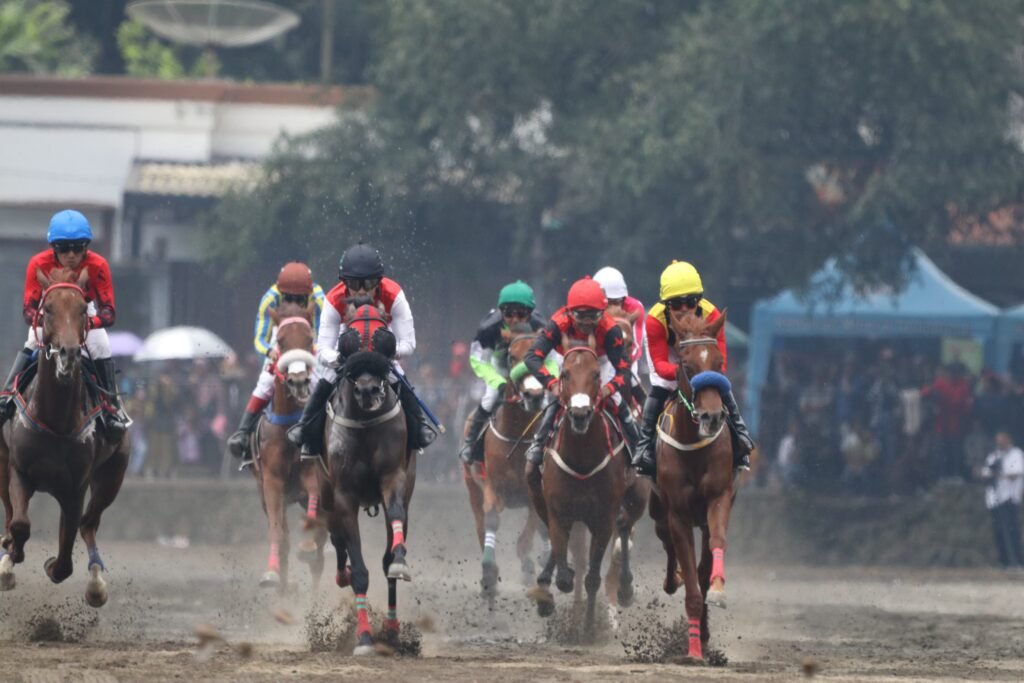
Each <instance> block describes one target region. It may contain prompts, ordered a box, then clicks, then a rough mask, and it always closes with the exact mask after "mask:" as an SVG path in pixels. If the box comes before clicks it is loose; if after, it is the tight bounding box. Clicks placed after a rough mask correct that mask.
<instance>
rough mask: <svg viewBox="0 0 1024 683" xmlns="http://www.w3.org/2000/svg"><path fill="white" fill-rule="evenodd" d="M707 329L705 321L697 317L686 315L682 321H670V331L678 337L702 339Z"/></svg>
mask: <svg viewBox="0 0 1024 683" xmlns="http://www.w3.org/2000/svg"><path fill="white" fill-rule="evenodd" d="M707 329H708V323H707V321H706V320H704V319H702V318H698V317H697V316H693V315H688V316H686V317H684V318H682V319H672V331H673V332H675V333H676V334H677V335H679V336H680V337H686V336H687V335H689V336H693V337H702V336H704V335H706V334H707Z"/></svg>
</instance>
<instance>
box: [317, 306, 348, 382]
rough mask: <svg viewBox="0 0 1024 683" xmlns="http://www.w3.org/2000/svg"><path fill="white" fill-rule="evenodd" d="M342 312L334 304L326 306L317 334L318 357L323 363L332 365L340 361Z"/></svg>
mask: <svg viewBox="0 0 1024 683" xmlns="http://www.w3.org/2000/svg"><path fill="white" fill-rule="evenodd" d="M341 327H342V325H341V314H340V313H338V310H337V309H336V308H334V306H331V305H326V306H324V310H323V314H322V315H321V316H320V327H318V328H317V334H316V357H317V360H319V361H320V363H321V365H325V366H327V367H332V366H333V365H334V364H335V363H337V362H338V337H339V336H340V335H341Z"/></svg>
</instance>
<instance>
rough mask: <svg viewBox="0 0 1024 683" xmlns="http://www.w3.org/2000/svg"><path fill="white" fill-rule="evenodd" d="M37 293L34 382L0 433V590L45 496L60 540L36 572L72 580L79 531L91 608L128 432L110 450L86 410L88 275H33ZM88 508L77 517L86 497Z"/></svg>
mask: <svg viewBox="0 0 1024 683" xmlns="http://www.w3.org/2000/svg"><path fill="white" fill-rule="evenodd" d="M36 277H37V279H38V280H39V282H40V284H41V285H42V286H43V288H44V291H43V295H42V300H41V301H40V304H39V309H38V311H37V312H36V318H35V321H34V326H35V327H37V328H41V329H40V331H39V337H38V342H37V343H38V346H39V361H38V362H39V367H38V372H37V375H36V379H35V382H34V383H33V384H32V385H31V386H30V387H29V388H27V389H26V390H25V391H24V394H23V395H18V396H17V402H18V407H19V410H20V412H19V415H18V416H17V417H16V418H15V419H13V420H10V421H8V422H7V423H6V424H5V425H4V428H3V430H0V498H2V500H3V504H4V511H5V513H6V519H7V521H6V526H5V530H6V537H5V539H4V542H3V545H4V548H5V550H2V551H0V590H11V589H12V588H14V585H15V578H14V565H16V564H20V563H21V562H23V561H24V559H25V543H26V542H27V541H28V539H29V536H30V535H31V522H30V521H29V518H28V504H29V500H30V499H31V498H32V495H33V494H34V493H36V492H37V491H44V492H46V493H49V494H50V495H52V496H53V497H54V498H55V499H56V500H57V503H58V504H59V505H60V510H61V516H60V541H59V550H58V553H57V557H55V558H54V557H51V558H50V559H48V560H47V561H46V563H45V564H44V565H43V567H44V569H45V571H46V575H47V576H48V577H49V578H50V580H51V581H53V582H54V583H60V582H62V581H64V580H65V579H66V578H68V577H69V576H71V574H72V571H73V564H72V559H71V553H72V551H73V550H74V545H75V536H76V535H77V534H78V533H79V531H81V534H82V540H83V541H85V546H86V550H87V551H88V553H89V574H90V578H89V582H88V584H87V587H86V591H85V598H86V601H87V602H88V603H89V605H91V606H92V607H102V606H103V605H104V604H106V602H107V587H106V582H105V581H104V579H103V573H104V572H105V571H106V568H105V567H104V565H103V559H102V558H101V557H100V552H99V548H98V547H97V545H96V530H97V529H98V528H99V525H100V517H101V516H102V514H103V511H104V510H106V509H107V507H108V506H109V505H110V504H111V503H112V502H114V498H116V497H117V493H118V491H119V490H120V489H121V483H122V481H124V473H125V470H126V469H127V467H128V454H129V451H130V447H129V440H128V435H127V433H126V434H124V435H123V436H122V437H121V438H120V439H119V440H118V441H117V442H116V443H110V442H108V441H107V439H106V438H104V437H103V436H101V435H100V434H99V433H98V432H97V431H96V427H95V420H94V418H95V416H96V413H97V412H98V409H97V408H92V409H90V408H89V402H88V400H87V391H86V384H85V381H86V380H85V376H84V374H85V372H86V369H85V368H84V367H83V363H82V348H83V346H84V345H85V338H86V335H87V334H88V317H87V313H86V297H85V292H84V291H83V287H84V286H85V284H86V282H87V281H88V277H89V273H88V270H83V271H82V274H81V275H80V276H79V278H78V279H77V280H75V278H74V274H73V273H71V272H69V271H64V270H63V269H58V270H54V271H53V272H51V277H52V279H48V278H47V277H45V276H44V275H43V274H42V273H41V272H37V274H36ZM86 489H89V491H90V496H89V505H88V507H87V508H86V509H85V514H84V515H83V514H82V507H83V505H84V502H85V492H86Z"/></svg>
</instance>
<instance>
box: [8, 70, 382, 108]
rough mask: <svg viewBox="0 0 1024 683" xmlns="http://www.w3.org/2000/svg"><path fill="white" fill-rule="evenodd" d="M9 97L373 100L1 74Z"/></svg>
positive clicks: (337, 89)
mask: <svg viewBox="0 0 1024 683" xmlns="http://www.w3.org/2000/svg"><path fill="white" fill-rule="evenodd" d="M0 92H2V93H3V94H4V95H6V96H11V95H22V96H26V97H92V98H103V99H158V100H193V101H199V102H230V103H239V104H279V105H303V106H309V105H319V106H324V105H341V104H353V105H355V104H359V103H361V102H364V101H366V100H367V99H369V98H370V97H372V94H373V89H372V88H369V87H366V86H345V87H341V86H330V87H324V86H319V85H297V84H291V83H237V82H235V81H221V80H188V81H170V80H158V79H151V78H127V77H123V76H89V77H87V78H59V77H55V76H37V75H31V74H0Z"/></svg>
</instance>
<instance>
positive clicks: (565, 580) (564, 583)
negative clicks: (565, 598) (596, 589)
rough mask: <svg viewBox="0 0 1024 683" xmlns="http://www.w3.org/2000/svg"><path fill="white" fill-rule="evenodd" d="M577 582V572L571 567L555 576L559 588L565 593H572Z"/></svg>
mask: <svg viewBox="0 0 1024 683" xmlns="http://www.w3.org/2000/svg"><path fill="white" fill-rule="evenodd" d="M575 583H576V573H575V572H574V571H573V570H571V569H570V570H569V571H568V572H566V573H565V574H564V575H563V574H562V573H559V574H558V576H557V577H556V578H555V586H557V587H558V590H560V591H562V592H563V593H572V589H573V586H574V584H575Z"/></svg>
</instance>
